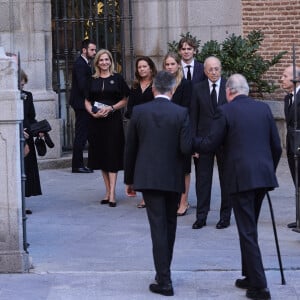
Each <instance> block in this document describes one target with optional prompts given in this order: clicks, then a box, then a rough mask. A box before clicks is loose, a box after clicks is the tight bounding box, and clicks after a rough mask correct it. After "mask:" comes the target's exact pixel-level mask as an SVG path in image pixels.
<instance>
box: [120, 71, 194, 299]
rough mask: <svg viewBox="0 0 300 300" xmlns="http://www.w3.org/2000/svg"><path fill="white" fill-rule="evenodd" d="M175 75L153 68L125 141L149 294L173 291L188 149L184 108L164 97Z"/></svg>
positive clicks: (168, 94) (169, 92)
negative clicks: (150, 269)
mask: <svg viewBox="0 0 300 300" xmlns="http://www.w3.org/2000/svg"><path fill="white" fill-rule="evenodd" d="M174 87H175V77H174V76H173V75H172V74H170V73H169V72H166V71H161V72H159V73H158V74H157V75H156V76H155V78H154V82H153V94H154V97H155V98H154V100H153V101H150V102H148V103H146V104H141V105H138V106H136V107H134V109H133V113H132V117H131V121H130V125H129V128H128V135H127V141H126V146H125V168H124V170H125V180H124V181H125V183H126V184H127V190H131V189H134V190H137V191H140V192H142V194H143V198H144V200H145V204H146V210H147V215H148V220H149V224H150V230H151V238H152V245H153V258H154V265H155V270H156V276H155V280H156V283H153V284H150V286H149V288H150V291H152V292H153V293H158V294H162V295H165V296H172V295H173V294H174V291H173V287H172V281H171V271H170V265H171V261H172V256H173V247H174V242H175V235H176V226H177V209H178V204H179V201H180V197H181V194H182V193H183V192H184V186H185V184H184V177H185V174H184V157H185V156H184V155H187V154H191V150H192V148H191V146H192V144H191V131H190V124H189V115H188V110H187V108H185V107H182V106H179V105H177V104H175V103H173V102H171V101H170V99H171V97H172V94H173V90H174Z"/></svg>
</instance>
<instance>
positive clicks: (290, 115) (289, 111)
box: [284, 91, 300, 123]
mask: <svg viewBox="0 0 300 300" xmlns="http://www.w3.org/2000/svg"><path fill="white" fill-rule="evenodd" d="M299 103H300V91H298V93H297V94H296V97H295V99H294V102H293V104H292V106H291V107H290V108H288V106H289V96H288V95H287V96H286V97H285V98H284V113H285V115H286V122H287V123H289V122H291V121H293V120H294V119H295V118H294V115H295V109H300V108H299Z"/></svg>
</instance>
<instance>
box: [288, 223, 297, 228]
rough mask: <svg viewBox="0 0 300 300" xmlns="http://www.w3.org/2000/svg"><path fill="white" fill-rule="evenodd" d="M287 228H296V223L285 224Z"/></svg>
mask: <svg viewBox="0 0 300 300" xmlns="http://www.w3.org/2000/svg"><path fill="white" fill-rule="evenodd" d="M287 227H288V228H296V227H297V223H296V222H292V223H289V224H287Z"/></svg>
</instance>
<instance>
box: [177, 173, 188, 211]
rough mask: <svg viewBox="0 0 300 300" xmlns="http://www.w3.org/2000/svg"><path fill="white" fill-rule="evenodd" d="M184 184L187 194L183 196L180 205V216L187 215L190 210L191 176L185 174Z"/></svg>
mask: <svg viewBox="0 0 300 300" xmlns="http://www.w3.org/2000/svg"><path fill="white" fill-rule="evenodd" d="M184 182H185V193H183V194H181V199H180V204H179V208H178V210H177V215H179V216H183V215H185V214H186V212H187V210H188V208H189V203H188V195H189V190H190V182H191V174H185V177H184Z"/></svg>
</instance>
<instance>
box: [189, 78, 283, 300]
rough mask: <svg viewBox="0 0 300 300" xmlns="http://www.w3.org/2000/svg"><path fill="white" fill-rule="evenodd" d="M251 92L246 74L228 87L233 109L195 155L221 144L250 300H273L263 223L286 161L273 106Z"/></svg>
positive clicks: (222, 114)
mask: <svg viewBox="0 0 300 300" xmlns="http://www.w3.org/2000/svg"><path fill="white" fill-rule="evenodd" d="M248 93H249V86H248V83H247V81H246V79H245V78H244V77H243V76H242V75H240V74H233V75H232V76H230V77H229V79H228V81H227V83H226V98H227V101H228V102H229V103H227V104H224V105H223V106H220V107H218V109H217V112H216V115H215V118H214V122H213V124H212V127H211V130H210V134H209V135H208V136H206V137H200V136H198V137H196V138H195V139H194V142H193V147H194V151H196V152H198V153H200V155H201V153H207V152H213V151H215V150H216V149H217V148H218V147H219V146H220V145H221V144H223V147H224V155H225V158H224V160H225V162H224V164H225V166H224V169H225V171H224V172H225V178H226V181H227V186H228V192H229V193H230V197H231V201H232V207H233V211H234V215H235V219H236V224H237V228H238V233H239V239H240V248H241V257H242V275H243V276H244V278H243V279H237V280H236V282H235V285H236V286H237V287H238V288H242V289H247V292H246V296H247V297H248V298H250V299H258V300H265V299H271V295H270V291H269V289H268V288H267V280H266V276H265V272H264V267H263V262H262V257H261V253H260V249H259V245H258V233H257V222H258V217H259V213H260V209H261V205H262V201H263V199H264V197H265V195H266V193H267V191H268V190H272V189H274V188H275V187H277V186H278V183H277V179H276V175H275V171H276V167H277V165H278V162H279V160H280V156H281V152H282V149H281V143H280V138H279V134H278V130H277V127H276V124H275V121H274V118H273V115H272V112H271V110H270V108H269V107H268V105H267V104H265V103H263V102H260V101H255V100H253V99H251V98H250V97H248Z"/></svg>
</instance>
